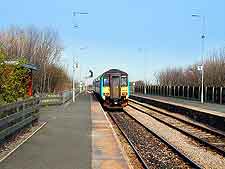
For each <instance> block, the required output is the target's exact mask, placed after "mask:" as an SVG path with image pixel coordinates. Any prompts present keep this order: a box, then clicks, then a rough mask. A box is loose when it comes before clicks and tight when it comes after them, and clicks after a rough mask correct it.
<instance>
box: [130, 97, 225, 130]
mask: <svg viewBox="0 0 225 169" xmlns="http://www.w3.org/2000/svg"><path fill="white" fill-rule="evenodd" d="M130 98H136V99H137V98H143V99H146V100H148V102H150V103H151V104H153V105H155V106H161V107H163V108H165V109H167V110H169V111H170V110H171V111H174V112H179V113H182V114H184V115H187V116H189V117H191V118H193V119H194V120H196V121H199V122H202V123H204V124H208V125H209V126H211V127H214V128H217V129H219V130H221V131H225V105H219V104H210V103H204V104H202V103H201V102H200V101H191V100H186V99H180V98H174V97H163V96H155V95H144V94H132V95H131V96H130Z"/></svg>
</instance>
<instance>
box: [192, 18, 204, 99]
mask: <svg viewBox="0 0 225 169" xmlns="http://www.w3.org/2000/svg"><path fill="white" fill-rule="evenodd" d="M192 17H197V18H200V19H201V21H202V33H201V66H200V67H199V70H201V82H202V84H201V88H202V90H201V103H204V50H205V34H206V33H205V27H206V26H205V16H201V15H199V14H193V15H192Z"/></svg>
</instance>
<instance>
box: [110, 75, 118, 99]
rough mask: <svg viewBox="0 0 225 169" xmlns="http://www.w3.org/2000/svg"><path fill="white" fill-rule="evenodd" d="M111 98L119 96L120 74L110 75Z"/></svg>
mask: <svg viewBox="0 0 225 169" xmlns="http://www.w3.org/2000/svg"><path fill="white" fill-rule="evenodd" d="M110 91H111V92H110V96H111V98H120V76H118V75H117V76H115V75H112V76H111V89H110Z"/></svg>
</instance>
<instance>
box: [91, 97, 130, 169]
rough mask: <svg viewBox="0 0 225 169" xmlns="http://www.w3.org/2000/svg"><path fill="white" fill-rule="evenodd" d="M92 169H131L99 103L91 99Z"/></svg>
mask: <svg viewBox="0 0 225 169" xmlns="http://www.w3.org/2000/svg"><path fill="white" fill-rule="evenodd" d="M91 117H92V169H128V168H131V166H130V165H129V162H128V160H127V159H128V158H127V156H126V154H125V152H124V151H123V149H122V147H121V145H120V142H119V139H118V138H117V135H116V133H115V132H114V130H113V128H112V125H111V124H110V121H109V120H108V119H107V115H106V113H105V112H104V110H103V109H102V108H101V105H100V104H99V102H97V101H96V99H95V98H94V97H93V98H92V103H91Z"/></svg>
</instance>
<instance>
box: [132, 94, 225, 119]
mask: <svg viewBox="0 0 225 169" xmlns="http://www.w3.org/2000/svg"><path fill="white" fill-rule="evenodd" d="M135 95H136V96H142V97H148V98H151V99H154V100H157V101H161V102H165V103H171V104H176V105H179V106H183V107H187V108H192V109H198V110H201V111H204V112H206V113H213V114H215V115H217V116H221V117H225V105H220V104H213V103H203V104H202V103H201V102H200V101H192V100H187V99H181V98H174V97H163V96H155V95H143V94H134V96H135Z"/></svg>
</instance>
